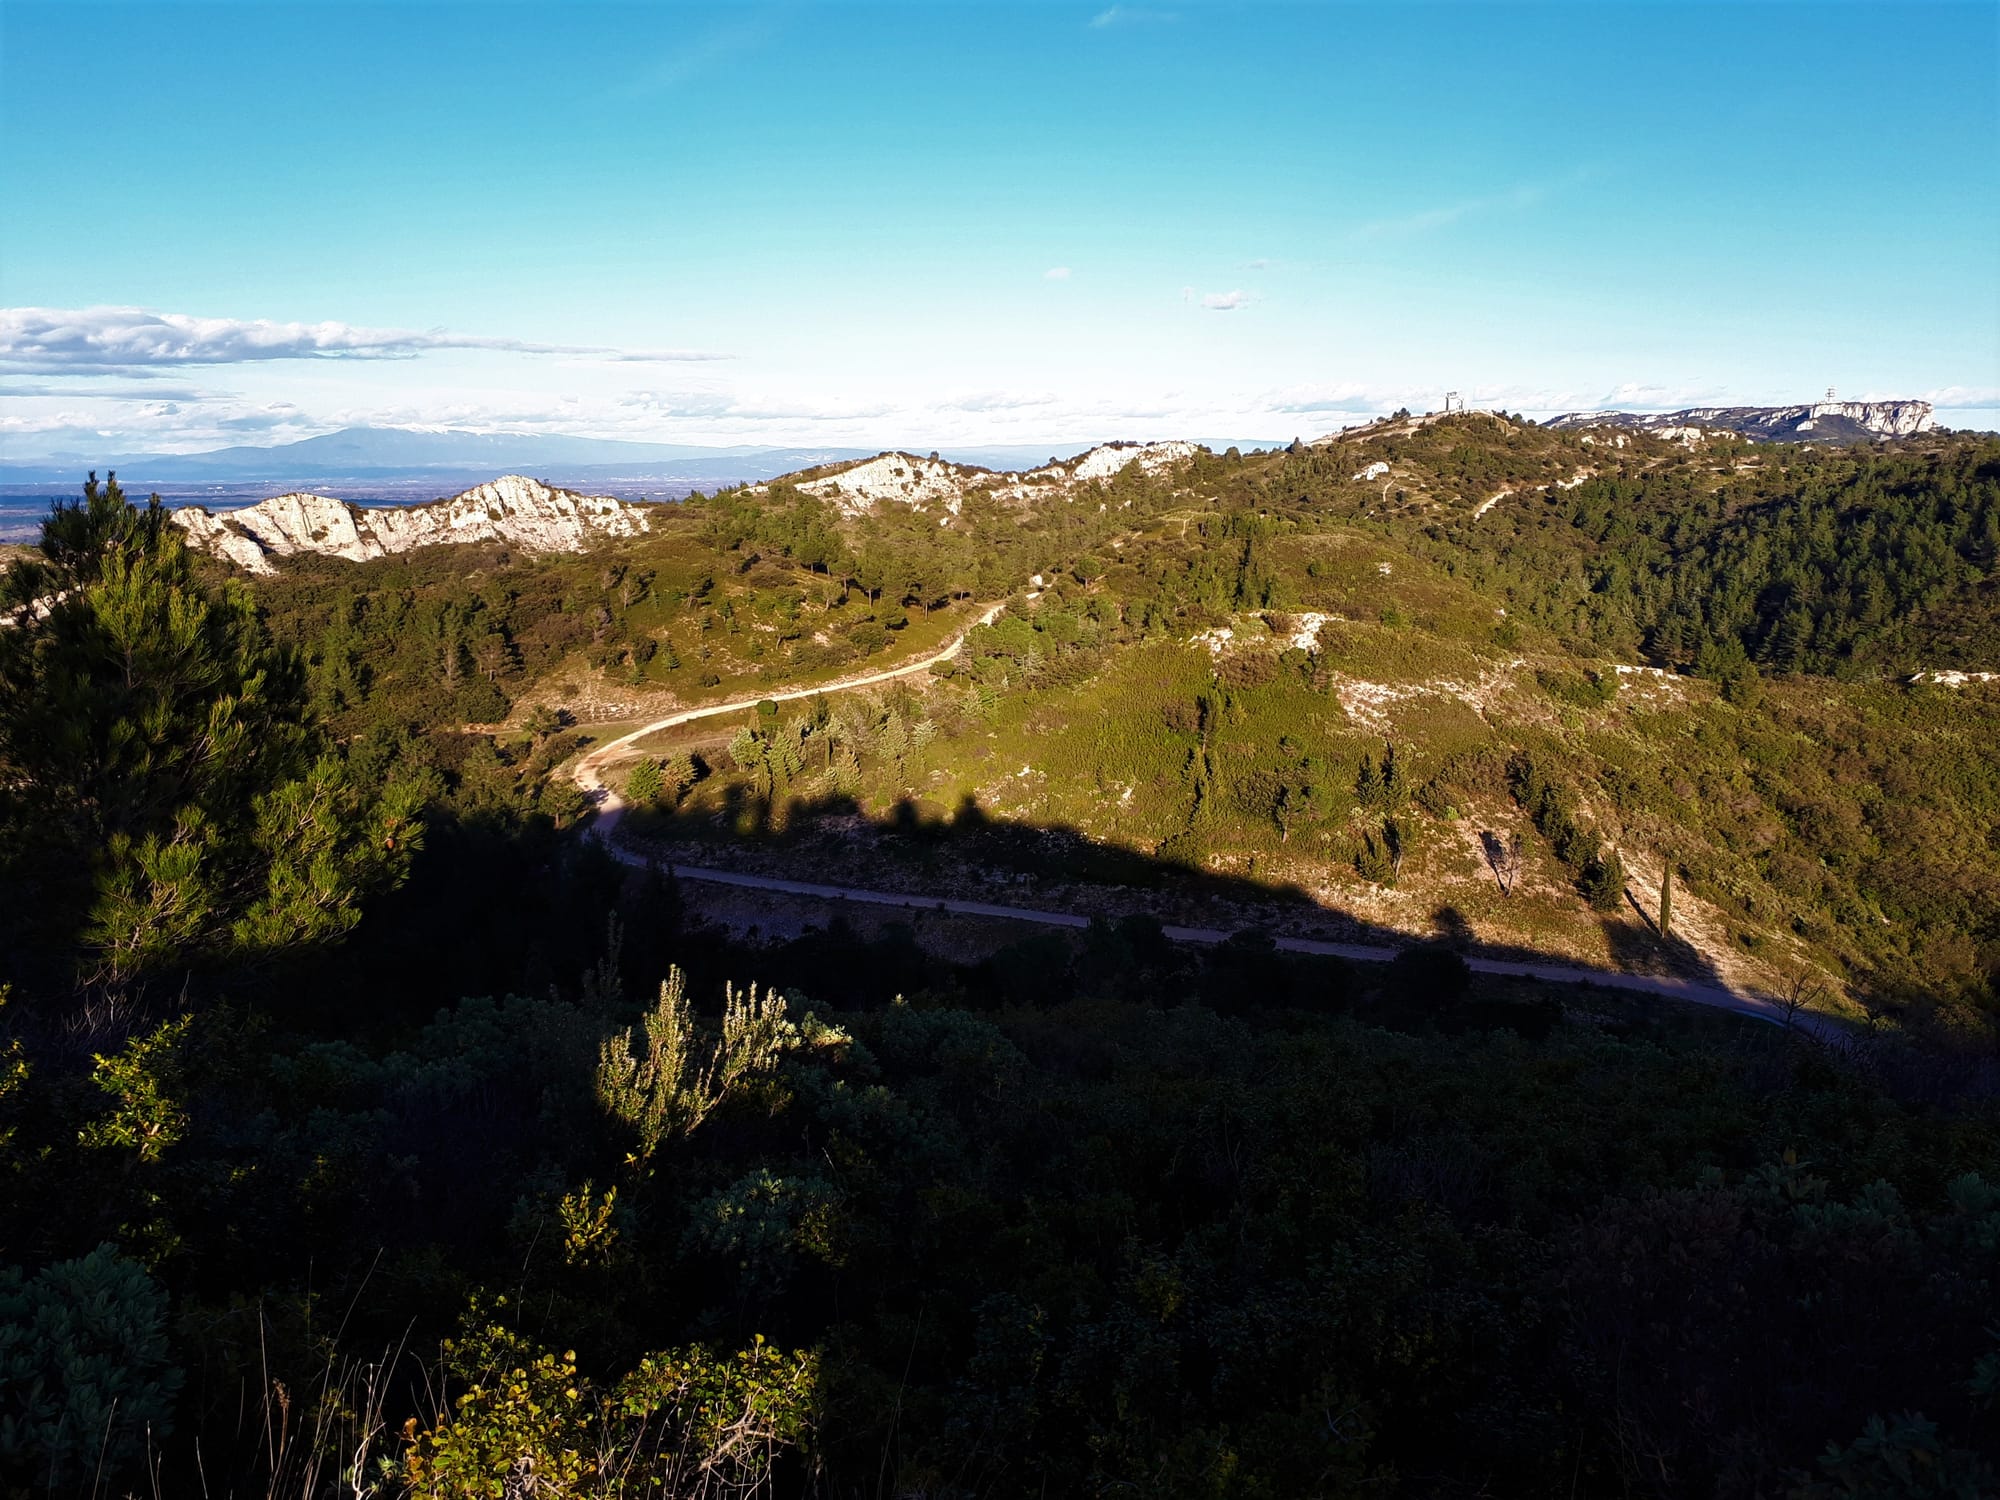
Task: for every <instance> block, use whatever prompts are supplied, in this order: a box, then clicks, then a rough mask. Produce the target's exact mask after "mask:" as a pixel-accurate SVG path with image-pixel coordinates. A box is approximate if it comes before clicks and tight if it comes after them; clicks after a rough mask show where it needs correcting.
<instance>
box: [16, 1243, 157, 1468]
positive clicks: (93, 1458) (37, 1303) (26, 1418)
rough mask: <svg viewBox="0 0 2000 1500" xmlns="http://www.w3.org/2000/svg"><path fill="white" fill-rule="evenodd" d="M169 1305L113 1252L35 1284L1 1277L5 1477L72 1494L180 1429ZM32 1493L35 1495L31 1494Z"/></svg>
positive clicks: (94, 1254) (102, 1249) (43, 1275)
mask: <svg viewBox="0 0 2000 1500" xmlns="http://www.w3.org/2000/svg"><path fill="white" fill-rule="evenodd" d="M166 1314H167V1294H166V1293H165V1292H164V1291H162V1290H161V1289H160V1288H159V1287H158V1286H157V1285H155V1284H154V1282H153V1280H152V1278H151V1277H149V1276H148V1275H147V1274H146V1272H145V1270H144V1268H142V1267H141V1266H140V1265H138V1263H137V1262H135V1261H131V1260H128V1259H126V1258H125V1257H124V1256H123V1255H120V1254H119V1253H118V1251H117V1250H115V1249H114V1248H113V1247H112V1246H110V1245H99V1246H98V1247H97V1248H96V1249H95V1250H93V1251H91V1252H90V1253H89V1254H88V1255H84V1256H80V1257H78V1258H77V1259H75V1260H66V1261H58V1262H57V1263H56V1264H54V1265H52V1266H49V1267H47V1268H45V1269H44V1270H42V1271H40V1272H38V1273H37V1274H36V1275H35V1276H34V1277H32V1278H30V1277H28V1276H27V1275H26V1274H25V1273H23V1272H22V1271H20V1270H17V1269H15V1268H13V1267H11V1266H10V1267H6V1268H0V1475H4V1476H6V1478H7V1480H8V1484H9V1486H10V1488H9V1493H12V1490H11V1485H12V1484H13V1483H14V1482H16V1481H18V1482H20V1483H22V1484H24V1485H25V1484H28V1483H30V1482H32V1484H33V1486H34V1488H35V1489H36V1490H37V1491H38V1492H39V1491H40V1490H41V1489H42V1487H43V1486H49V1487H51V1488H52V1489H62V1488H66V1487H67V1486H69V1485H70V1484H72V1483H83V1482H84V1481H85V1480H86V1479H87V1477H88V1475H89V1474H90V1472H91V1471H92V1470H93V1469H95V1468H97V1467H99V1466H100V1465H101V1466H102V1468H103V1470H104V1471H105V1472H106V1473H107V1474H110V1473H116V1472H119V1471H121V1470H123V1469H125V1468H126V1467H127V1466H128V1465H130V1464H131V1463H133V1462H134V1461H136V1460H137V1459H138V1458H139V1457H140V1455H141V1453H142V1451H143V1445H144V1443H145V1439H146V1434H147V1433H148V1432H149V1431H150V1432H152V1433H153V1434H155V1435H156V1436H157V1435H159V1434H162V1433H165V1432H166V1431H167V1430H168V1428H169V1427H170V1425H171V1420H172V1412H173V1401H174V1393H175V1392H176V1391H177V1390H178V1389H179V1388H180V1383H181V1372H180V1371H179V1370H177V1369H175V1368H173V1367H172V1366H171V1365H170V1364H169V1363H168V1358H167V1336H166V1330H165V1323H166ZM23 1493H25V1490H24V1491H23Z"/></svg>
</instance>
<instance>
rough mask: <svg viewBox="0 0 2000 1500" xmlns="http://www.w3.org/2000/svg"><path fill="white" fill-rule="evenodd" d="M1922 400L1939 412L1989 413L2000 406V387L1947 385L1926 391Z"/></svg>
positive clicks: (1886, 399) (1885, 398)
mask: <svg viewBox="0 0 2000 1500" xmlns="http://www.w3.org/2000/svg"><path fill="white" fill-rule="evenodd" d="M1871 399H1873V400H1877V401H1892V400H1895V399H1896V398H1895V397H1893V396H1876V397H1873V398H1871ZM1920 399H1921V400H1924V401H1928V402H1930V404H1931V405H1932V406H1935V407H1936V408H1937V409H1938V410H1939V411H1988V410H1990V409H1992V408H1993V407H1996V406H2000V385H1947V386H1940V387H1939V388H1938V389H1936V390H1934V391H1925V392H1924V394H1923V396H1922V397H1921V398H1920Z"/></svg>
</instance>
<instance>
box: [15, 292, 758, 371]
mask: <svg viewBox="0 0 2000 1500" xmlns="http://www.w3.org/2000/svg"><path fill="white" fill-rule="evenodd" d="M431 349H490V350H497V351H501V352H506V353H514V354H566V355H584V356H591V357H596V358H603V359H608V360H614V361H623V360H637V361H645V362H649V363H650V362H655V361H679V360H708V359H721V358H726V357H727V356H724V355H716V354H704V353H698V352H693V351H686V350H625V349H608V348H602V347H598V346H594V345H584V344H537V343H530V342H528V341H526V340H523V339H505V338H484V337H480V336H477V335H473V334H462V333H450V332H446V331H445V330H442V329H433V330H430V331H427V332H417V331H414V330H411V329H400V328H357V327H355V326H354V325H352V324H349V323H334V322H325V323H275V322H272V321H270V320H269V319H264V318H258V319H248V320H246V319H241V318H199V317H192V316H190V315H188V314H186V313H156V312H150V311H147V310H146V309H144V308H137V307H85V308H52V307H9V308H0V368H8V367H11V368H13V369H17V370H29V371H37V372H40V373H43V374H61V373H64V372H66V371H71V370H74V371H79V372H81V371H97V372H100V373H101V372H105V371H114V370H115V371H123V372H127V373H136V372H139V371H143V370H146V369H147V368H148V367H159V366H184V365H230V364H245V363H250V362H254V361H262V360H287V359H413V358H415V357H416V356H417V355H418V354H421V353H423V352H424V351H426V350H431Z"/></svg>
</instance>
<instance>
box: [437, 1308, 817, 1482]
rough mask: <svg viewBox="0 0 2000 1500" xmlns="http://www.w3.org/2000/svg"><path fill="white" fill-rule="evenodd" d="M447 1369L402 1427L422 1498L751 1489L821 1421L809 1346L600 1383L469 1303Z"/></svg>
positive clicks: (710, 1354)
mask: <svg viewBox="0 0 2000 1500" xmlns="http://www.w3.org/2000/svg"><path fill="white" fill-rule="evenodd" d="M499 1306H500V1307H501V1308H502V1309H504V1307H505V1301H504V1299H502V1301H501V1303H500V1304H499ZM445 1361H446V1365H447V1369H448V1371H449V1372H450V1374H451V1375H452V1376H454V1377H456V1379H458V1380H461V1381H464V1382H465V1383H466V1384H465V1388H464V1389H463V1390H462V1391H460V1392H459V1394H458V1395H457V1396H456V1397H455V1398H454V1399H453V1400H452V1403H451V1409H450V1411H449V1413H448V1414H445V1415H443V1416H441V1417H440V1418H439V1420H438V1421H437V1423H436V1424H435V1425H434V1426H431V1427H429V1428H420V1426H419V1424H418V1423H417V1422H416V1421H415V1419H412V1420H411V1421H410V1422H409V1423H408V1424H407V1426H406V1427H405V1429H404V1440H405V1444H406V1448H405V1453H404V1461H403V1477H404V1479H405V1480H406V1482H407V1483H408V1485H409V1489H410V1493H411V1494H412V1495H413V1496H420V1497H423V1500H487V1497H494V1500H498V1497H501V1496H512V1495H534V1496H536V1497H538V1500H540V1497H549V1500H583V1497H591V1500H600V1497H601V1500H611V1497H623V1496H634V1497H637V1496H665V1497H674V1496H689V1497H693V1496H698V1495H704V1496H705V1495H715V1496H728V1495H747V1494H751V1493H755V1492H756V1491H757V1490H758V1489H760V1488H761V1487H762V1486H763V1485H764V1484H765V1483H766V1482H767V1481H768V1479H769V1476H770V1472H771V1467H772V1465H773V1463H774V1462H775V1461H776V1460H777V1459H778V1458H779V1456H780V1455H782V1454H784V1453H786V1452H796V1451H804V1450H806V1449H808V1448H809V1447H810V1445H811V1442H812V1439H813V1435H814V1430H815V1427H816V1424H817V1404H816V1403H817V1399H818V1388H819V1373H820V1372H819V1356H818V1354H817V1352H816V1351H811V1350H794V1351H790V1352H786V1351H781V1350H778V1349H775V1348H772V1347H771V1346H770V1345H768V1344H766V1343H765V1342H764V1340H763V1338H761V1337H759V1338H757V1339H756V1340H755V1341H754V1342H753V1343H752V1344H751V1345H750V1347H749V1348H747V1349H742V1350H738V1351H734V1352H731V1353H721V1352H717V1351H715V1350H711V1349H708V1348H706V1347H703V1346H701V1345H691V1346H689V1347H687V1348H684V1349H671V1350H664V1351H661V1352H659V1353H656V1354H651V1355H648V1356H647V1357H646V1358H645V1359H643V1360H641V1361H640V1362H639V1364H638V1366H637V1367H636V1368H635V1369H633V1370H632V1371H631V1372H630V1373H629V1374H628V1375H626V1376H625V1377H624V1378H623V1379H622V1380H619V1381H618V1382H617V1383H616V1384H614V1385H612V1386H610V1387H609V1388H599V1387H598V1386H597V1385H595V1384H594V1383H593V1382H592V1381H590V1380H589V1379H588V1378H587V1377H585V1376H584V1375H583V1374H581V1373H580V1372H579V1371H578V1369H577V1364H576V1352H575V1351H574V1350H564V1351H563V1352H562V1353H561V1354H555V1353H551V1352H549V1351H547V1350H544V1349H542V1348H540V1347H539V1346H538V1345H537V1344H536V1343H535V1342H534V1341H533V1340H531V1339H529V1338H526V1337H525V1336H523V1335H521V1334H519V1333H517V1332H515V1331H514V1330H512V1329H509V1328H507V1327H505V1326H503V1325H501V1324H499V1323H494V1322H490V1321H481V1320H480V1316H479V1311H478V1309H476V1308H475V1310H474V1313H473V1314H472V1315H471V1316H470V1317H468V1319H467V1327H466V1329H465V1331H464V1332H463V1333H461V1335H460V1336H459V1337H458V1338H456V1339H453V1340H451V1341H449V1342H448V1343H447V1344H446V1345H445Z"/></svg>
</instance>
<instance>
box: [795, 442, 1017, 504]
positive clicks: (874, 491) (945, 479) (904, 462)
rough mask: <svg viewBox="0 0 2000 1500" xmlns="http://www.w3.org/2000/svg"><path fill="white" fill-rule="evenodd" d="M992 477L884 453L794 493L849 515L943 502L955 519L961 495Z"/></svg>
mask: <svg viewBox="0 0 2000 1500" xmlns="http://www.w3.org/2000/svg"><path fill="white" fill-rule="evenodd" d="M991 477H992V476H991V475H990V474H988V473H987V471H986V470H984V469H967V468H961V467H960V466H959V465H957V464H949V463H946V462H944V461H943V460H942V459H936V458H914V457H912V456H911V455H909V454H907V453H884V454H882V455H881V456H880V457H879V458H870V459H864V460H862V461H861V462H860V463H858V464H855V465H854V466H853V467H851V468H846V469H842V470H841V471H840V472H839V473H837V474H829V475H828V476H827V477H826V478H824V479H809V480H807V481H806V482H805V483H804V484H801V485H800V486H799V488H800V489H801V490H803V491H805V492H806V493H807V494H808V495H819V496H823V497H824V498H826V499H828V500H831V501H833V502H834V504H836V505H838V506H839V507H840V508H841V510H842V511H844V512H845V513H846V514H848V515H859V514H861V513H862V512H864V511H867V510H872V509H873V508H874V507H875V506H876V505H877V504H879V503H880V502H882V501H884V500H894V501H897V502H900V503H901V504H904V505H928V504H930V503H931V502H933V501H943V502H944V504H945V505H946V506H947V507H948V508H949V509H950V510H951V511H952V512H953V513H954V514H956V513H957V511H958V507H959V502H960V500H961V499H962V498H963V497H964V494H965V492H966V490H968V489H970V488H972V487H973V486H974V485H975V484H977V483H980V482H982V481H985V480H990V479H991Z"/></svg>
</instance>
